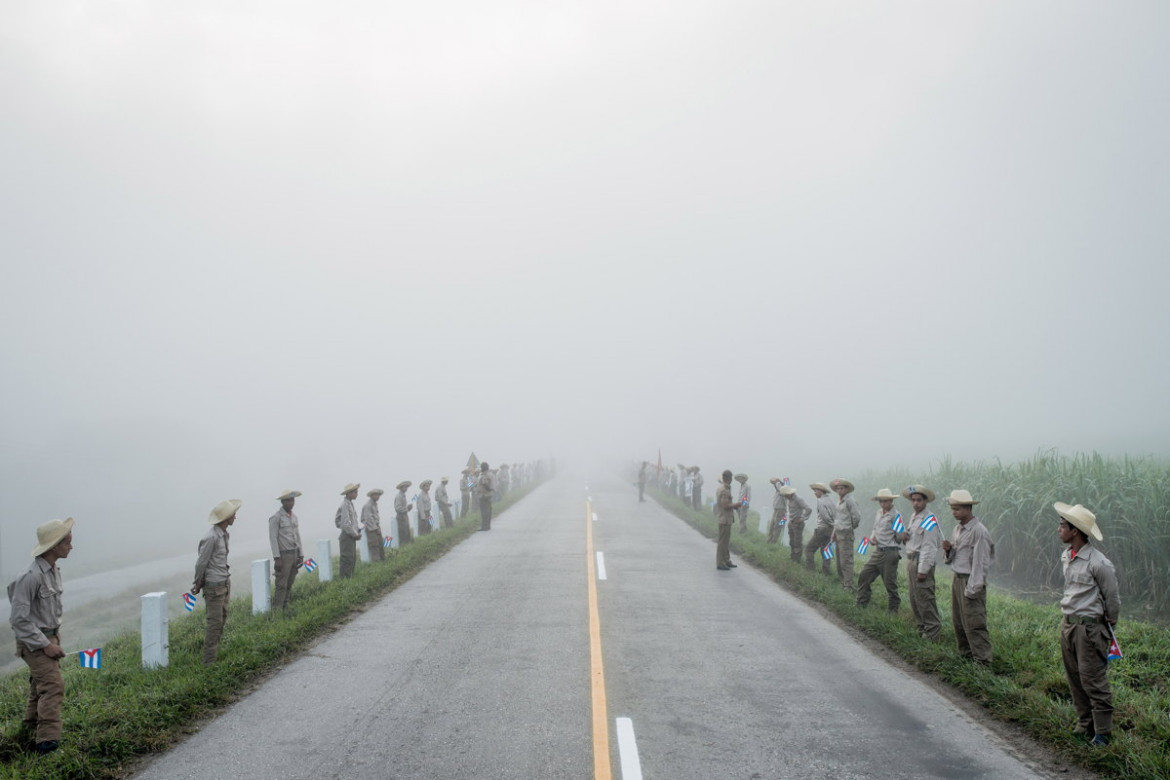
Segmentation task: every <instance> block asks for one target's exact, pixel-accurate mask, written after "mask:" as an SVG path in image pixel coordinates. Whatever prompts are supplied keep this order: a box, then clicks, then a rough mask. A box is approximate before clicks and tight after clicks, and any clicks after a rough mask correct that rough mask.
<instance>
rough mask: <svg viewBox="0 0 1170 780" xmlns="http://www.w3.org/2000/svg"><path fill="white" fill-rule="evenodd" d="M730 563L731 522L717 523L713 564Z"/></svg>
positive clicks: (722, 564)
mask: <svg viewBox="0 0 1170 780" xmlns="http://www.w3.org/2000/svg"><path fill="white" fill-rule="evenodd" d="M729 563H731V523H720V524H719V536H718V537H717V538H716V541H715V565H716V566H726V565H727V564H729Z"/></svg>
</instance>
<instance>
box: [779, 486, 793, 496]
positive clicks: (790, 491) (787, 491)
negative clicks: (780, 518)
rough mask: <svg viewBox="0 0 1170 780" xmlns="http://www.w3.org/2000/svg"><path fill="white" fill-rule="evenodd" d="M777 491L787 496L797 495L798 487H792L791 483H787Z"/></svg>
mask: <svg viewBox="0 0 1170 780" xmlns="http://www.w3.org/2000/svg"><path fill="white" fill-rule="evenodd" d="M777 492H778V493H779V494H780V495H782V496H784V497H785V498H787V497H788V496H795V495H796V488H794V487H792V486H791V485H785V486H784V487H782V488H780V490H778V491H777Z"/></svg>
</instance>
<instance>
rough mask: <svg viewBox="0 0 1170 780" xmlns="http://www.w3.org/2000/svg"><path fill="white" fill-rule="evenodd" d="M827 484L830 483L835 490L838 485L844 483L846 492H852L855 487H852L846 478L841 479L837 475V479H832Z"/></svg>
mask: <svg viewBox="0 0 1170 780" xmlns="http://www.w3.org/2000/svg"><path fill="white" fill-rule="evenodd" d="M829 484H830V485H832V487H833V490H836V489H837V486H838V485H844V486H845V487H846V490H845V492H846V493H852V492H853V491H854V490H856V488H855V487H853V483H852V482H850V481H849V480H847V479H841V478H839V477H838V478H837V479H835V480H833V481H832V482H830V483H829Z"/></svg>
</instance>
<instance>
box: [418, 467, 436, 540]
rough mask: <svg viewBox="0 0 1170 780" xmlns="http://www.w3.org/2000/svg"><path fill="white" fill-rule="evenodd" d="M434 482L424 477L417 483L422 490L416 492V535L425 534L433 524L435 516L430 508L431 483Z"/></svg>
mask: <svg viewBox="0 0 1170 780" xmlns="http://www.w3.org/2000/svg"><path fill="white" fill-rule="evenodd" d="M432 484H434V483H433V482H432V481H431V480H429V479H424V480H423V481H422V482H420V483H419V485H418V488H419V490H421V491H422V492H421V493H419V494H418V535H419V536H426V535H427V534H429V533H430V532H431V529H432V528H433V527H434V525H435V516H434V514H433V513H432V510H431V485H432Z"/></svg>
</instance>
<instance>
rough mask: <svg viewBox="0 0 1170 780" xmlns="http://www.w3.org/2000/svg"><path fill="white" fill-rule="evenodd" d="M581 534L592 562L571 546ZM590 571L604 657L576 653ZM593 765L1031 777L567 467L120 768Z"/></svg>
mask: <svg viewBox="0 0 1170 780" xmlns="http://www.w3.org/2000/svg"><path fill="white" fill-rule="evenodd" d="M587 492H588V494H589V495H590V496H591V498H592V502H591V504H590V505H589V506H590V509H591V513H592V515H594V516H595V518H596V519H593V517H591V516H590V514H591V513H590V512H589V511H588V510H587V504H586V497H587ZM587 532H591V534H592V544H593V547H594V548H595V550H594V551H595V553H600V556H598V555H596V554H595V555H592V556H591V555H589V552H588V549H587V535H588V534H587ZM590 561H592V562H593V564H594V565H593V566H590V565H589V563H590ZM592 569H596V574H595V576H594V577H593V579H592V583H593V585H594V586H595V588H596V590H595V593H596V614H597V617H598V619H599V622H600V628H599V632H598V634H597V636H596V645H599V646H600V648H601V654H602V659H603V662H604V663H603V667H602V668H598V667H597V666H595V665H593V662H592V661H591V657H590V643H591V635H590V609H589V603H590V602H589V589H590V588H589V586H590V583H591V579H590V576H589V572H590V571H591V570H592ZM602 574H604V577H605V579H603V580H602V579H600V576H601V575H602ZM229 630H230V627H229ZM602 672H603V673H604V685H600V684H599V682H600V679H601V678H600V676H599V675H600V674H601V673H602ZM599 691H600V693H603V694H604V699H605V704H606V710H605V712H604V717H601V718H599V719H598V722H599V723H600V724H601V728H600V729H599V728H598V727H597V725H596V724H595V722H594V718H593V710H594V707H595V706H597V694H598V692H599ZM607 732H608V733H607ZM595 750H597V751H599V755H600V756H601V759H600V761H599V762H598V764H599V765H600V766H601V767H602V768H601V770H600V771H599V770H597V769H595V761H594V752H595ZM607 752H608V755H606V753H607ZM611 771H612V777H613V778H621V779H622V780H637V779H638V778H646V779H647V780H651V779H654V780H724V779H725V778H743V779H744V780H750V779H754V778H760V779H761V780H773V779H774V780H789V779H792V780H796V779H798V778H799V779H805V778H809V779H811V778H825V779H826V780H828V779H830V778H831V779H832V780H849V779H850V778H882V779H883V780H886V779H887V778H932V779H934V778H958V779H964V780H966V779H971V780H974V779H975V778H989V779H990V778H995V780H1012V779H1014V778H1034V777H1042V776H1044V775H1042V774H1037V773H1036V771H1034V770H1033V769H1032V768H1030V767H1029V766H1028V765H1026V764H1025V763H1023V762H1021V760H1020V759H1019V758H1017V757H1016V756H1015V755H1014V753H1013V752H1012V749H1011V748H1010V747H1009V746H1008V745H1006V744H1005V743H1004V742H1002V741H1001V740H1000V739H999V738H998V737H996V736H995V735H994V734H992V733H991V732H989V731H988V730H986V729H985V728H983V727H982V726H980V725H979V724H978V723H977V722H975V721H973V720H972V719H971V718H970V717H968V716H967V715H966V714H964V712H963V711H962V710H960V709H958V708H956V707H955V706H954V705H952V704H951V703H950V702H949V701H948V700H947V699H946V698H944V697H943V696H941V695H940V694H939V693H938V692H936V691H935V690H934V689H932V688H931V687H930V686H928V685H926V684H924V683H922V682H920V681H919V680H917V679H915V678H914V677H912V676H908V675H906V674H904V673H902V672H901V671H899V670H898V669H896V668H894V667H893V666H891V665H890V664H888V663H886V662H885V661H884V660H882V659H881V658H879V657H878V656H876V655H874V654H873V653H872V652H870V651H869V650H868V649H866V648H865V647H863V646H861V645H859V644H857V643H856V642H855V641H853V640H852V639H851V638H850V637H849V635H848V634H846V633H845V632H843V631H842V630H841V629H839V628H838V627H836V626H835V625H833V624H832V623H830V622H828V621H826V620H825V619H823V618H822V617H820V616H819V615H818V613H817V612H816V611H815V610H813V609H812V608H810V607H808V606H806V605H805V604H803V603H802V602H801V601H799V600H798V599H796V598H795V597H793V596H791V595H790V594H788V593H787V592H786V591H784V590H783V589H781V588H780V587H779V586H777V585H776V584H775V583H773V582H771V581H770V580H769V579H768V578H767V577H766V576H764V575H762V574H760V573H759V572H756V571H754V570H753V569H751V568H749V567H748V566H746V565H742V566H740V567H739V568H738V569H735V570H733V571H730V572H722V571H716V569H715V548H714V544H713V542H712V541H711V540H708V539H705V538H703V537H701V536H700V535H698V534H697V533H695V532H694V531H693V530H691V529H690V528H689V527H687V526H686V525H685V524H683V523H682V522H681V521H679V520H678V519H676V518H674V517H673V516H672V515H670V514H669V513H667V512H666V511H665V510H663V509H661V508H660V507H658V506H657V505H656V504H654V503H653V502H650V501H647V502H646V503H638V499H637V490H636V488H633V487H631V486H630V485H628V484H623V483H620V482H607V483H604V484H602V483H594V484H592V485H590V486H589V487H588V488H587V487H586V478H585V477H584V476H571V475H565V476H562V477H560V478H558V479H557V480H556V481H554V482H551V483H550V484H547V485H544V486H542V487H540V488H539V489H537V490H536V491H534V492H533V494H532V495H530V496H529V497H527V498H526V499H524V500H523V501H522V502H520V503H518V504H517V505H515V506H513V507H512V508H510V509H509V510H508V511H507V512H504V513H503V514H501V515H499V516H498V517H497V518H496V519H495V520H494V521H493V524H492V530H491V531H490V532H488V533H477V534H474V535H473V536H472V537H471V538H470V539H468V540H467V541H465V542H464V543H462V544H460V545H459V546H458V547H456V548H455V549H454V550H453V551H452V552H450V553H449V554H447V555H446V556H444V557H443V558H442V559H440V560H439V561H436V562H435V563H433V564H431V565H430V566H428V567H427V568H426V569H425V570H424V571H423V572H421V573H420V574H419V575H418V576H416V577H415V578H413V579H412V580H410V581H409V582H407V583H405V584H403V585H402V586H401V587H399V588H398V589H397V590H395V591H394V592H393V593H391V594H390V595H389V596H387V597H386V598H385V599H383V600H382V601H381V602H379V603H378V604H376V605H374V606H372V607H371V608H370V609H369V610H368V611H367V612H365V613H363V614H362V615H361V616H359V617H358V618H356V619H355V620H354V621H353V622H351V623H350V624H348V625H347V626H345V627H344V628H342V629H341V630H340V631H338V632H337V633H335V634H333V635H331V636H329V637H328V638H326V639H324V640H323V641H321V642H320V643H318V644H317V645H316V646H314V648H313V649H312V650H311V651H310V652H309V653H308V654H307V655H306V656H304V657H303V658H301V659H299V660H297V661H296V662H294V663H292V664H290V665H288V666H287V667H286V668H284V669H283V670H281V671H280V672H279V673H278V674H276V675H275V676H274V677H272V678H271V679H269V680H268V681H267V682H265V683H264V684H263V685H262V686H261V687H260V688H259V689H258V690H256V691H255V692H253V693H251V694H250V695H249V696H247V697H246V698H244V699H242V700H241V701H239V702H238V703H237V704H236V705H234V706H233V707H231V708H230V709H229V710H227V711H226V712H225V713H224V714H223V715H222V716H220V717H219V718H217V719H215V720H214V721H212V722H210V723H208V724H207V725H206V726H205V727H204V728H203V729H202V730H201V731H200V732H199V733H198V734H196V735H194V736H192V737H191V738H190V739H188V740H187V741H186V742H185V743H183V744H182V745H179V746H178V747H176V748H175V749H174V750H172V751H171V752H170V753H168V754H166V755H165V756H161V757H160V758H158V759H156V760H155V761H154V762H153V763H152V764H151V765H149V766H148V767H145V768H144V769H143V770H142V771H141V772H140V773H139V774H138V775H136V777H137V778H139V780H182V779H183V778H193V779H194V778H198V779H199V780H205V779H206V778H274V779H275V778H285V779H288V780H294V779H296V778H305V779H306V780H308V779H310V778H311V779H312V780H318V779H319V778H345V779H347V780H349V779H351V778H354V779H365V778H420V779H421V778H442V780H491V779H492V778H500V779H501V780H502V779H504V778H507V779H509V780H554V779H556V778H574V779H575V780H583V779H585V778H593V779H594V780H606V779H607V778H608V777H610V775H609V774H608V773H609V772H611Z"/></svg>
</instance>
